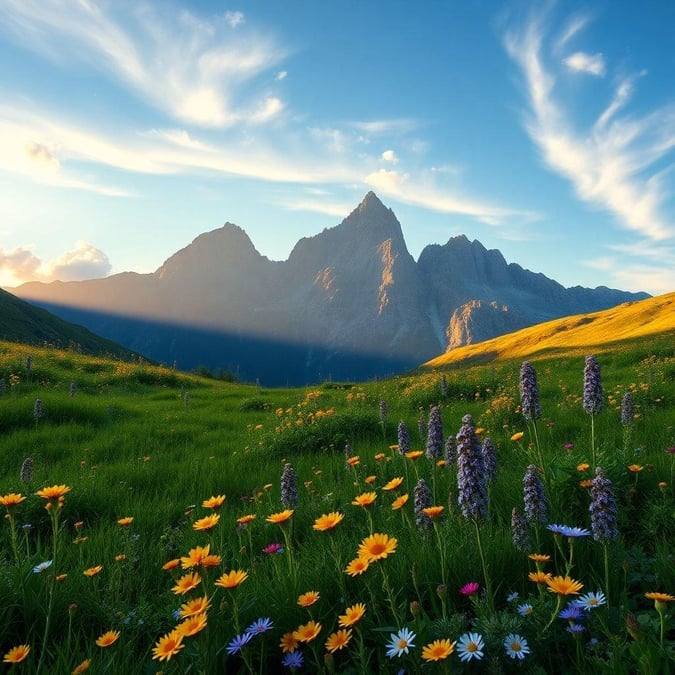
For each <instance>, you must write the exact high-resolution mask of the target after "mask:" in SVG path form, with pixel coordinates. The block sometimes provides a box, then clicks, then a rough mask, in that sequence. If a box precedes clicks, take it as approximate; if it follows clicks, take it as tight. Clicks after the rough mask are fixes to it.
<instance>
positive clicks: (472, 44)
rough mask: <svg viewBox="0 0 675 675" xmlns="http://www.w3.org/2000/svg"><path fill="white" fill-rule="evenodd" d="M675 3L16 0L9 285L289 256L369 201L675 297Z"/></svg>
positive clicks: (9, 24)
mask: <svg viewBox="0 0 675 675" xmlns="http://www.w3.org/2000/svg"><path fill="white" fill-rule="evenodd" d="M674 30H675V2H673V0H644V1H643V2H634V1H633V0H594V1H592V2H573V1H571V0H570V1H564V2H563V1H562V0H560V1H558V2H555V1H549V2H546V1H544V2H542V1H540V0H538V1H531V2H525V1H521V2H515V1H506V2H495V1H494V0H467V1H466V2H451V1H447V2H446V1H441V0H426V1H425V2H419V1H418V0H414V1H413V0H387V2H381V1H379V0H358V1H356V0H322V1H321V2H307V1H306V0H284V2H274V1H272V0H242V1H241V2H238V3H237V2H235V3H233V4H231V3H230V2H229V1H221V0H194V1H192V2H187V1H185V0H183V1H178V0H149V1H143V0H0V286H3V287H5V288H9V289H10V290H11V287H13V286H16V285H18V284H20V283H23V282H26V281H30V280H38V281H52V280H55V279H60V280H65V281H70V280H79V279H89V278H95V277H103V276H107V275H109V274H116V273H120V272H124V271H135V272H141V273H146V272H153V271H155V270H156V269H157V268H159V267H160V266H161V265H162V263H163V262H164V261H165V260H166V259H167V258H169V257H170V256H171V255H172V254H173V253H175V252H176V251H178V250H180V249H181V248H183V247H185V246H187V245H188V244H189V243H190V242H191V241H192V240H193V239H194V238H195V237H197V236H198V235H199V234H201V233H203V232H208V231H211V230H214V229H217V228H219V227H221V226H222V225H223V224H224V223H225V222H231V223H235V224H236V225H239V226H240V227H242V228H243V229H244V230H245V231H246V233H247V234H248V235H249V237H250V238H251V241H252V242H253V244H254V246H255V247H256V248H257V249H258V251H260V253H262V254H263V255H265V256H267V257H268V258H270V259H271V260H285V259H287V258H288V256H289V254H290V252H291V250H292V248H293V246H294V245H295V243H296V242H297V241H298V239H300V238H301V237H308V236H312V235H314V234H317V233H319V232H321V231H322V230H323V229H324V228H327V227H333V226H335V225H337V224H339V223H340V222H341V221H342V219H344V218H345V217H347V215H349V213H350V212H351V211H352V210H353V209H354V208H356V206H357V205H358V204H359V203H360V202H361V200H362V199H363V197H364V196H365V194H366V193H367V192H368V191H370V190H373V191H374V192H375V193H376V194H377V195H378V197H379V198H380V199H381V200H382V202H383V203H384V204H385V205H386V206H388V207H390V208H391V209H392V210H393V211H394V213H395V214H396V216H397V218H398V220H399V222H400V223H401V226H402V229H403V233H404V236H405V240H406V244H407V246H408V250H409V251H410V253H411V254H412V255H413V257H414V258H415V259H417V257H418V256H419V254H420V253H421V251H422V249H423V248H424V247H425V246H426V245H428V244H444V243H445V242H447V241H448V239H450V238H451V237H453V236H456V235H458V234H465V235H466V236H467V237H469V238H470V239H472V240H473V239H477V240H479V241H480V242H481V243H482V244H483V245H484V246H485V247H486V248H488V249H499V250H500V251H501V252H502V254H503V255H504V257H505V258H506V260H507V261H508V262H514V263H518V264H519V265H521V266H522V267H525V268H527V269H530V270H532V271H534V272H541V273H543V274H545V275H546V276H548V277H550V278H552V279H555V280H556V281H558V282H560V283H561V284H563V285H564V286H575V285H581V286H587V287H596V286H600V285H604V286H609V287H612V288H619V289H623V290H631V291H647V292H649V293H651V294H655V295H656V294H661V293H667V292H671V291H673V290H675V42H673V39H672V35H673V31H674Z"/></svg>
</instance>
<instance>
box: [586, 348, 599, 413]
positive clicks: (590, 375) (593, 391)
mask: <svg viewBox="0 0 675 675" xmlns="http://www.w3.org/2000/svg"><path fill="white" fill-rule="evenodd" d="M583 406H584V410H585V411H586V412H587V413H588V414H589V415H597V414H598V413H599V412H600V411H601V410H602V380H601V378H600V364H599V363H598V362H597V360H596V358H595V356H587V357H586V365H585V367H584V401H583Z"/></svg>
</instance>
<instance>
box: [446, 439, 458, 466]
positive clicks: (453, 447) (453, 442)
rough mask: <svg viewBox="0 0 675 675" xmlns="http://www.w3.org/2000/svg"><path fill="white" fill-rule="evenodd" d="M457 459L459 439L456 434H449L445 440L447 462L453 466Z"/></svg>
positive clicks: (447, 464)
mask: <svg viewBox="0 0 675 675" xmlns="http://www.w3.org/2000/svg"><path fill="white" fill-rule="evenodd" d="M456 461H457V439H456V438H455V437H454V436H448V438H447V440H446V441H445V464H446V466H452V465H453V464H454V463H455V462H456Z"/></svg>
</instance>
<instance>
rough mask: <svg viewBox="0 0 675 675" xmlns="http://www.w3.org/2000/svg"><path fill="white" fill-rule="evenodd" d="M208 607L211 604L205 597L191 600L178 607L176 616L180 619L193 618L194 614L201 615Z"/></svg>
mask: <svg viewBox="0 0 675 675" xmlns="http://www.w3.org/2000/svg"><path fill="white" fill-rule="evenodd" d="M210 607H211V603H210V602H209V599H208V597H207V596H206V595H205V596H203V597H201V598H193V599H192V600H188V601H187V602H186V603H185V604H184V605H181V606H180V610H179V611H178V616H179V617H180V618H181V619H187V618H188V617H189V616H195V614H203V613H204V612H206V610H208V609H209V608H210Z"/></svg>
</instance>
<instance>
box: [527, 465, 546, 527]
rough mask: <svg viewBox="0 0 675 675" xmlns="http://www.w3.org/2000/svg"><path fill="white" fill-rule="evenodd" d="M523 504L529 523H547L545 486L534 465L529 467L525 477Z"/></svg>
mask: <svg viewBox="0 0 675 675" xmlns="http://www.w3.org/2000/svg"><path fill="white" fill-rule="evenodd" d="M523 504H524V508H525V518H526V520H527V522H528V523H537V522H538V523H546V520H547V507H546V495H545V494H544V484H543V483H542V481H541V478H540V477H539V470H538V469H537V467H536V466H535V465H534V464H530V465H529V466H528V467H527V470H526V471H525V476H523Z"/></svg>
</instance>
